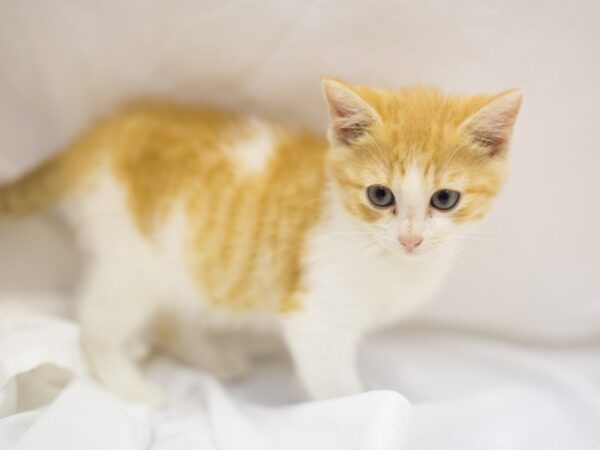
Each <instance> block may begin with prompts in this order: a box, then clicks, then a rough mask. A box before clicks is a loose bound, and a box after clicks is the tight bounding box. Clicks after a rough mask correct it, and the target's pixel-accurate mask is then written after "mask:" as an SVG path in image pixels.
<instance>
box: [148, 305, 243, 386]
mask: <svg viewBox="0 0 600 450" xmlns="http://www.w3.org/2000/svg"><path fill="white" fill-rule="evenodd" d="M154 338H155V343H156V345H157V346H158V347H160V348H161V349H163V350H165V351H167V352H168V353H171V354H172V355H175V356H176V357H178V358H179V359H181V360H182V361H184V362H186V363H188V364H190V365H192V366H195V367H198V368H201V369H205V370H207V371H209V372H211V373H213V374H214V375H216V376H217V377H219V378H221V379H223V380H230V379H234V378H238V377H240V376H242V375H244V374H245V373H246V372H247V371H248V369H249V368H250V355H249V353H248V352H247V351H245V349H244V348H243V347H242V346H241V345H240V341H239V340H238V339H236V336H233V335H230V334H228V333H226V332H223V333H215V332H210V331H208V330H206V329H205V327H202V325H200V324H198V323H195V322H194V321H189V320H185V319H182V318H181V317H179V318H177V317H166V316H164V315H163V316H162V317H161V319H160V321H158V322H157V324H156V329H155V335H154Z"/></svg>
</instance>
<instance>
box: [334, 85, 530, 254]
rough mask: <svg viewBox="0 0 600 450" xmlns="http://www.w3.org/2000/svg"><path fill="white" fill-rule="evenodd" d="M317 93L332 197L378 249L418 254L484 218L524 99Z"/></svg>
mask: <svg viewBox="0 0 600 450" xmlns="http://www.w3.org/2000/svg"><path fill="white" fill-rule="evenodd" d="M323 91H324V94H325V98H326V99H327V102H328V106H329V113H330V118H331V123H330V128H329V139H330V142H331V145H332V152H331V158H330V168H331V173H332V174H333V179H334V182H335V185H336V187H337V189H336V191H337V192H338V194H339V197H340V200H341V201H342V203H343V206H344V208H345V210H346V211H348V212H349V213H350V215H351V216H352V217H353V219H354V220H355V221H356V222H357V224H358V225H359V226H360V227H361V228H362V229H363V230H364V232H365V235H368V236H370V237H371V238H372V239H374V240H375V241H376V242H377V245H378V246H379V247H380V248H381V249H383V250H385V251H387V252H392V253H395V254H399V255H410V256H411V257H414V256H417V255H425V254H428V253H430V252H432V251H435V250H436V249H441V248H444V247H445V246H447V245H450V244H451V243H452V242H453V241H454V240H455V239H456V238H457V237H460V235H461V234H463V233H464V232H465V229H466V228H468V226H469V225H470V224H473V223H475V222H477V221H479V220H481V219H482V218H483V217H484V216H485V215H486V213H487V211H488V210H489V207H490V205H491V203H492V200H493V199H494V197H495V196H496V195H497V194H498V191H499V190H500V188H501V186H502V184H503V181H504V177H505V172H506V166H507V151H508V145H509V141H510V136H511V133H512V127H513V124H514V121H515V118H516V115H517V113H518V110H519V106H520V103H521V91H519V90H512V91H507V92H505V93H502V94H499V95H497V96H483V95H479V96H471V97H463V96H460V97H459V96H456V97H447V96H443V95H442V94H440V93H439V92H437V91H432V90H426V89H412V90H403V91H399V92H386V91H380V90H376V89H372V88H367V87H363V86H350V85H347V84H344V83H341V82H338V81H334V80H331V79H324V80H323Z"/></svg>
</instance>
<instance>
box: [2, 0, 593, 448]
mask: <svg viewBox="0 0 600 450" xmlns="http://www.w3.org/2000/svg"><path fill="white" fill-rule="evenodd" d="M599 55H600V2H593V1H583V0H581V1H573V2H566V1H546V2H539V1H520V2H517V1H502V2H501V1H487V2H482V1H478V0H460V1H455V2H447V1H443V0H435V1H434V0H429V1H419V2H417V1H392V0H386V1H372V2H371V1H370V2H366V1H359V0H337V1H336V0H313V1H296V2H292V1H281V0H263V1H254V2H250V1H242V0H228V1H227V0H203V1H192V0H171V1H168V2H167V1H164V0H145V1H142V0H129V1H126V2H125V1H116V0H106V1H95V0H18V1H17V0H15V1H0V176H1V177H4V176H7V177H8V176H13V175H16V174H18V173H20V172H22V171H24V170H26V169H27V168H29V167H31V166H32V165H34V164H35V163H37V162H39V161H40V160H41V159H43V158H44V157H46V156H48V155H49V154H51V153H52V152H53V151H56V150H57V149H59V148H60V147H61V146H63V145H65V144H66V143H67V142H69V140H71V139H72V138H73V137H74V136H76V135H77V134H78V133H79V132H80V131H81V130H82V129H83V128H84V127H85V126H86V125H87V124H88V123H89V122H90V121H91V120H92V119H93V118H94V117H97V116H100V115H103V114H106V113H108V112H110V111H111V110H113V109H114V108H116V107H118V106H119V105H120V104H121V103H123V102H124V101H126V100H128V99H131V98H135V97H140V96H148V95H151V96H168V97H174V98H177V99H180V100H184V101H193V102H196V101H198V102H200V101H204V102H210V103H215V104H219V105H223V106H227V107H233V108H238V109H244V110H247V111H253V112H258V113H260V114H264V115H268V116H271V117H275V118H278V119H280V120H282V121H284V122H289V123H292V124H303V125H306V126H309V127H312V128H314V129H317V130H324V128H325V126H326V113H325V107H324V105H323V101H322V99H321V93H320V86H319V76H320V75H323V74H327V75H334V76H339V77H342V78H346V79H347V80H348V81H352V82H358V83H370V84H374V85H379V86H382V87H399V86H403V85H410V84H424V85H431V86H437V87H440V88H442V89H444V90H446V91H449V92H464V93H474V92H479V91H490V92H493V91H500V90H503V89H506V88H509V87H522V88H524V90H525V99H524V104H523V109H522V112H521V114H520V116H519V118H518V121H517V126H516V131H515V136H514V145H513V158H512V171H511V176H510V179H509V182H508V184H507V186H506V189H505V190H504V192H503V194H502V196H501V198H500V199H499V201H498V203H497V205H496V207H495V208H494V210H493V213H492V214H491V216H490V217H489V220H488V221H487V223H486V224H485V226H484V232H485V233H484V234H485V237H484V238H477V239H473V240H472V241H469V248H467V249H466V250H465V251H466V256H465V258H464V261H462V262H460V263H458V262H457V264H456V267H455V268H454V270H453V273H452V274H451V276H450V277H449V278H448V279H447V281H446V282H445V284H444V286H443V288H442V290H441V291H440V292H439V294H438V295H437V296H436V298H435V299H433V301H432V302H431V303H430V304H429V305H428V306H427V307H426V308H425V310H424V311H422V312H421V313H420V314H419V316H418V317H417V318H416V319H415V322H416V323H413V324H406V325H404V326H399V327H397V328H396V329H395V330H393V331H390V332H389V333H388V334H385V333H384V334H382V335H379V336H377V337H375V338H374V339H373V340H371V341H370V343H369V344H368V349H366V350H367V351H365V352H364V354H363V355H362V357H361V364H360V365H361V371H362V372H363V376H364V378H365V380H366V382H367V386H369V387H372V388H389V389H393V390H396V391H397V392H400V393H401V394H402V395H403V397H401V396H400V395H398V394H392V393H391V392H387V393H385V392H384V393H381V392H380V393H376V392H375V393H371V394H366V395H365V396H359V397H356V398H350V399H342V400H339V401H333V402H331V403H328V404H323V405H320V404H301V405H299V407H298V408H297V409H293V408H292V409H291V410H286V411H287V412H281V411H280V410H275V411H271V410H269V411H267V410H264V411H263V410H261V411H260V413H259V412H257V410H256V408H254V406H253V407H251V408H248V407H246V406H244V404H241V406H240V404H239V402H240V399H241V400H243V401H251V402H256V403H259V404H263V403H277V404H280V403H289V402H290V401H292V400H293V399H292V398H291V397H290V396H291V393H290V392H291V391H290V378H291V377H290V375H291V369H290V367H289V364H288V363H286V362H285V361H283V360H279V361H275V362H273V363H268V364H267V365H262V366H260V367H259V368H258V369H257V370H256V371H255V372H254V373H253V375H251V376H250V377H249V378H248V379H245V380H244V381H243V382H241V384H238V385H233V386H227V390H226V391H225V390H223V388H222V387H220V386H219V385H217V384H215V382H214V381H211V380H210V379H205V378H203V376H202V375H201V374H199V373H198V372H191V371H189V370H188V369H181V368H173V367H171V366H168V365H167V367H163V368H162V369H161V366H160V365H159V367H158V369H159V370H158V372H159V373H160V372H161V370H163V371H165V373H164V374H163V375H162V376H163V377H164V378H166V379H168V380H169V382H167V383H166V384H167V386H169V389H170V390H171V391H173V392H171V393H170V397H171V398H172V399H173V398H175V400H176V401H174V405H175V409H172V410H169V412H168V414H167V417H166V418H165V417H162V418H160V420H158V421H157V420H156V419H152V420H150V418H149V416H148V414H147V411H140V410H139V409H132V407H131V405H127V404H123V403H122V402H119V401H117V400H116V399H114V398H110V397H109V396H108V394H107V393H106V392H105V391H103V390H102V389H100V388H99V387H97V386H95V385H93V383H92V382H91V381H89V380H86V379H85V378H82V377H84V375H80V376H79V377H78V378H77V381H76V382H74V383H72V384H70V385H69V387H68V388H66V389H65V390H64V391H62V393H61V394H60V396H59V397H58V399H57V400H56V401H54V402H51V401H50V400H48V396H47V395H46V396H45V397H44V396H42V397H43V400H40V398H37V399H36V401H37V404H36V405H37V406H39V405H46V406H44V407H34V406H36V405H34V406H32V405H29V407H28V408H24V407H23V405H20V406H19V405H17V406H18V407H17V406H15V404H14V401H13V402H12V403H11V398H12V399H13V400H14V398H18V394H21V396H22V394H23V391H24V390H25V386H30V385H29V384H27V382H28V380H29V382H31V381H32V380H33V381H35V384H34V386H37V388H36V390H35V391H32V392H34V393H37V394H39V392H41V391H40V386H43V383H42V382H41V381H40V380H39V379H38V378H36V376H37V375H36V373H35V372H34V373H33V374H32V373H29V374H23V372H27V371H28V370H29V369H30V368H33V367H36V366H38V365H40V364H44V363H47V362H51V363H54V364H56V365H58V366H59V367H63V368H65V369H67V370H68V371H69V372H71V373H75V374H80V373H82V372H85V370H84V368H83V369H82V366H84V363H83V362H82V361H81V360H80V359H78V357H77V355H78V352H79V347H78V339H77V327H76V325H75V324H74V323H72V322H68V321H61V320H57V319H54V318H50V317H47V316H45V315H43V314H42V315H41V316H40V317H38V316H37V315H34V316H33V317H32V316H31V313H30V311H29V310H27V311H26V313H21V312H19V311H15V310H13V309H12V304H11V302H0V309H1V312H0V447H2V448H12V446H11V445H10V444H9V443H8V441H10V440H15V441H16V442H17V443H18V445H20V446H19V447H18V448H20V449H23V448H34V449H36V448H40V446H44V447H46V446H47V443H48V442H54V445H55V448H57V449H60V450H65V449H69V448H73V449H80V448H82V442H85V445H87V446H89V445H91V443H93V444H95V445H96V448H99V449H100V448H101V449H104V448H118V447H119V446H121V447H119V448H123V447H124V446H125V445H124V442H129V447H127V448H132V449H138V448H139V449H142V448H144V449H146V448H148V442H149V440H150V439H151V438H150V436H151V434H152V433H154V439H153V447H152V448H153V450H154V449H156V450H166V449H176V448H177V449H180V448H184V446H185V445H187V446H188V447H186V448H203V449H204V448H206V449H213V448H219V449H227V450H229V449H231V450H240V449H242V448H244V449H245V448H256V449H261V450H262V449H264V448H269V447H268V446H266V445H262V444H256V445H255V446H250V445H249V444H248V441H247V440H246V441H243V443H242V444H241V443H240V442H238V441H236V439H237V438H239V439H242V440H243V439H245V438H246V437H247V435H246V434H244V433H241V434H239V433H238V434H232V433H230V432H228V431H227V430H229V429H233V428H235V429H236V430H237V431H240V430H242V431H245V432H247V431H248V430H249V429H251V428H252V427H254V429H253V430H251V431H253V432H256V436H258V438H260V439H264V440H265V442H266V441H269V442H271V443H274V442H276V441H277V439H283V442H286V444H287V445H288V447H289V448H290V449H291V448H298V449H305V448H314V449H319V448H323V445H324V443H326V442H331V445H328V446H327V450H335V448H340V449H342V448H343V449H344V450H348V449H351V448H352V445H355V446H356V448H360V449H361V450H364V448H369V450H372V449H375V448H377V449H386V450H387V449H394V450H399V449H412V450H425V449H431V450H433V449H436V450H448V449H460V450H481V449H482V448H485V449H490V450H496V449H498V450H500V449H502V450H516V449H523V450H533V449H544V450H550V449H556V450H563V449H567V448H568V449H569V450H572V449H582V450H583V449H585V450H591V449H592V448H600V447H597V446H596V445H597V444H598V442H600V428H599V427H598V423H600V294H599V292H600V290H599V289H598V283H599V282H600V257H599V255H600V237H598V231H599V230H600V172H599V167H600V150H599V148H600V145H599V144H598V132H597V130H598V124H597V122H598V117H599V114H598V110H599V108H598V106H599V105H600V59H599ZM66 236H67V234H66V233H65V230H64V229H62V228H60V227H58V228H57V227H56V222H53V221H37V222H36V221H27V222H18V223H13V224H6V223H0V297H1V298H2V299H3V300H5V299H7V298H8V299H15V300H17V302H16V303H17V304H18V305H19V307H21V306H23V305H25V303H26V302H24V301H22V296H23V292H24V291H26V290H27V291H33V292H35V293H36V294H35V295H36V298H43V297H44V296H46V295H47V293H49V292H55V293H59V295H62V293H64V292H65V290H66V288H68V287H70V286H72V281H73V278H75V276H76V273H77V269H78V265H79V263H78V259H77V253H76V252H75V251H74V250H73V248H72V246H69V245H67V243H68V239H65V237H66ZM40 294H41V295H40ZM44 303H46V304H48V302H44ZM63 303H64V301H62V300H59V301H58V302H52V303H51V304H53V305H58V306H60V305H62V304H63ZM18 309H19V308H17V310H18ZM40 310H41V309H40ZM35 314H38V313H37V312H36V313H35ZM38 375H39V374H38ZM15 380H18V382H17V383H16V382H15ZM36 380H37V381H36ZM19 388H20V391H19ZM11 389H12V390H11ZM54 389H55V390H56V387H54ZM32 392H29V395H27V393H25V394H26V395H25V397H30V398H35V397H36V396H35V395H34V394H32ZM190 393H191V394H190ZM11 395H12V396H13V397H11ZM38 397H39V396H38ZM177 399H178V400H177ZM86 405H87V409H86ZM206 405H208V406H206ZM365 405H371V406H368V407H367V406H365ZM371 407H372V408H373V409H369V408H371ZM23 411H25V412H23ZM74 411H76V412H77V414H76V415H74V414H73V412H74ZM19 412H20V413H21V414H16V413H19ZM409 412H410V419H409V418H408V415H409ZM11 414H13V415H11ZM374 414H380V415H379V416H377V417H379V418H378V420H377V421H374V420H373V419H372V417H374V416H373V415H374ZM382 415H383V416H386V417H387V420H383V419H382V417H383V416H382ZM5 416H6V417H5ZM75 419H77V420H78V423H79V424H81V425H82V426H81V427H76V426H73V427H69V432H68V433H66V432H65V429H64V424H65V423H69V424H71V423H72V421H73V420H75ZM375 422H376V424H377V427H374V424H375ZM223 424H226V426H225V425H223ZM324 424H325V425H324ZM327 424H329V425H327ZM34 425H35V426H34ZM223 426H225V427H224V428H220V427H223ZM328 427H329V428H328ZM77 430H85V432H81V433H79V434H78V433H77V432H76V431H77ZM106 430H109V431H106ZM327 430H329V431H327ZM337 430H349V431H351V432H350V433H348V432H346V431H344V432H337ZM239 436H241V437H239ZM256 436H255V437H256ZM382 436H384V437H382ZM407 436H408V437H407ZM260 439H259V440H258V441H259V442H260ZM345 439H346V440H345ZM361 439H363V440H364V442H369V443H370V444H371V445H370V446H369V447H366V446H364V445H361V444H360V442H363V441H361ZM67 441H68V442H67ZM277 442H279V441H277ZM334 442H335V444H337V445H338V447H336V446H335V445H334ZM374 443H378V445H379V446H375V445H374ZM263 444H264V442H263ZM292 444H293V445H296V446H297V447H293V446H292ZM403 444H406V445H403ZM15 447H16V445H15ZM89 448H92V447H89ZM270 448H282V446H281V445H280V443H279V444H277V445H275V444H273V446H272V447H270Z"/></svg>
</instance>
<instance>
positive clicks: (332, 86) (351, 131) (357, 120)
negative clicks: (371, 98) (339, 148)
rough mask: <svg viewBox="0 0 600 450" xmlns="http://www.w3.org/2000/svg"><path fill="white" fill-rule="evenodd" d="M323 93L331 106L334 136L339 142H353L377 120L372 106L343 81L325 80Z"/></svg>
mask: <svg viewBox="0 0 600 450" xmlns="http://www.w3.org/2000/svg"><path fill="white" fill-rule="evenodd" d="M323 93H324V95H325V99H326V100H327V103H328V106H329V116H330V121H331V133H332V135H333V136H332V137H333V138H334V139H335V140H336V141H337V142H340V143H342V144H346V145H348V144H351V143H352V142H353V141H355V140H356V139H358V138H359V137H360V136H362V135H363V134H364V133H365V132H366V131H367V129H368V128H369V127H370V126H372V125H373V124H374V123H375V122H376V120H377V116H376V113H375V112H374V111H373V110H372V109H371V107H370V106H369V105H368V104H367V103H366V102H365V101H364V100H363V99H362V98H360V97H359V96H358V95H357V94H356V93H355V92H354V91H352V89H350V88H348V87H346V86H344V85H343V84H342V83H339V82H337V81H333V80H324V81H323Z"/></svg>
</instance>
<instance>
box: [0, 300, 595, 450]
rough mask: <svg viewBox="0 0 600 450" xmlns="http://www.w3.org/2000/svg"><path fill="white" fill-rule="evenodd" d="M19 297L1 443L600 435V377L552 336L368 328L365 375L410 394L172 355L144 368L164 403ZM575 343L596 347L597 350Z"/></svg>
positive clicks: (444, 444)
mask: <svg viewBox="0 0 600 450" xmlns="http://www.w3.org/2000/svg"><path fill="white" fill-rule="evenodd" d="M19 303H20V305H18V306H15V305H14V304H13V303H11V302H3V303H0V417H1V418H0V448H2V449H18V450H25V449H27V450H30V449H31V450H36V449H46V450H54V449H55V450H80V449H82V448H85V449H90V450H95V449H98V450H104V449H107V448H110V449H131V450H134V449H135V450H137V449H140V450H141V449H147V448H150V449H153V450H173V449H202V450H204V449H206V450H209V449H210V450H213V449H214V450H217V449H219V450H245V449H248V450H250V449H252V450H270V449H272V450H278V449H286V450H304V449H307V448H310V449H323V450H336V449H339V450H350V449H357V450H358V449H369V450H392V449H393V450H403V449H410V450H429V449H431V450H437V449H440V450H441V449H461V450H480V449H482V448H485V449H491V450H494V449H498V450H500V449H502V450H504V449H506V450H508V449H511V450H518V449H523V450H531V449H544V450H551V449H556V450H559V449H594V448H596V446H598V445H600V426H599V424H600V394H599V389H598V384H599V383H598V380H594V381H595V384H593V383H591V382H590V380H586V379H585V377H584V376H582V375H581V374H580V373H578V370H576V368H577V364H573V365H572V366H571V367H565V362H567V361H569V359H568V358H565V355H561V352H560V351H559V350H557V349H552V348H547V349H546V351H545V352H541V353H543V354H542V355H540V354H539V353H540V349H539V348H538V349H535V350H536V351H534V349H532V348H527V347H523V346H517V345H514V344H510V343H506V342H502V341H501V340H498V339H495V338H492V337H486V336H482V335H477V334H473V333H468V332H464V331H457V330H448V329H444V328H440V327H437V328H435V327H434V328H430V329H428V330H427V331H426V332H425V331H424V330H423V329H421V328H419V327H409V329H408V330H407V331H404V332H388V333H385V334H383V335H381V336H378V337H376V338H375V339H373V340H371V341H370V342H369V343H368V344H367V345H366V347H367V348H366V349H365V358H364V360H363V364H362V366H363V372H364V375H365V376H366V377H367V381H368V383H369V384H370V385H372V386H378V387H380V388H381V387H387V388H388V389H398V390H399V391H400V392H404V393H405V395H406V397H405V396H403V395H401V394H399V393H398V392H395V391H393V390H385V391H382V390H379V391H371V392H368V393H365V394H361V395H357V396H353V397H347V398H340V399H336V400H330V401H324V402H313V403H299V404H294V405H284V404H287V403H289V401H290V399H291V398H292V397H290V395H291V393H290V379H291V376H292V373H291V370H290V368H289V365H288V364H287V362H285V361H283V360H281V359H279V360H277V361H272V362H271V363H268V364H264V365H262V366H260V367H258V368H257V370H256V372H255V373H254V374H253V375H250V377H249V378H248V379H247V380H245V381H243V382H241V383H238V384H237V385H231V386H228V387H226V386H223V385H221V384H220V383H219V382H217V381H216V380H215V379H213V378H212V377H211V376H209V375H207V374H203V373H200V372H198V371H195V370H192V369H191V368H186V367H183V366H180V365H178V364H177V363H175V362H174V361H171V360H169V359H167V358H163V359H162V360H157V361H154V362H153V364H152V367H150V369H149V370H150V373H151V374H152V375H153V376H154V377H155V378H157V379H158V380H159V381H160V382H161V383H163V384H164V385H165V386H166V388H167V390H168V394H169V395H168V398H169V406H168V408H167V409H166V411H163V412H160V413H159V412H156V411H150V409H149V408H148V407H146V406H142V405H137V404H131V403H127V402H124V401H122V400H120V399H118V398H116V397H114V396H113V395H111V394H110V393H108V392H107V391H106V390H105V389H104V388H102V387H101V386H99V385H98V384H97V383H95V382H94V381H92V380H91V379H90V378H89V377H88V376H87V372H86V370H85V364H84V361H83V359H82V357H81V353H80V349H79V341H78V328H77V326H76V325H75V324H74V323H73V322H71V321H69V320H66V319H62V318H60V317H57V316H55V315H54V314H51V313H48V312H44V311H43V310H42V309H41V308H31V307H28V306H27V301H25V302H23V301H21V302H19ZM578 352H579V353H580V356H586V357H589V358H596V359H597V360H599V361H600V351H598V350H587V351H586V350H584V349H579V350H578ZM544 353H545V354H544ZM571 363H572V361H571ZM59 369H62V370H59ZM407 397H408V398H412V401H410V402H409V400H408V399H407ZM266 402H270V403H271V406H266V404H265V403H266ZM273 403H275V404H276V405H273ZM277 404H279V405H277Z"/></svg>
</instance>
